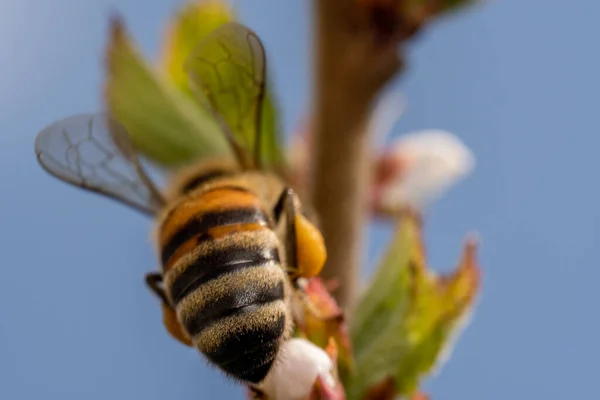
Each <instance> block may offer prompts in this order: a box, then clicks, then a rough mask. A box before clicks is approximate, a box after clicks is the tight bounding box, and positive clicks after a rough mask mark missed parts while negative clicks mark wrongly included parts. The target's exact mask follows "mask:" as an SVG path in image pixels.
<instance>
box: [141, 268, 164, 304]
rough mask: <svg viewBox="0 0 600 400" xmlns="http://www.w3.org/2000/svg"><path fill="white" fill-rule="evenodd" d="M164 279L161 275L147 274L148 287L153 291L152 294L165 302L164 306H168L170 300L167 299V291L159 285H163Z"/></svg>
mask: <svg viewBox="0 0 600 400" xmlns="http://www.w3.org/2000/svg"><path fill="white" fill-rule="evenodd" d="M162 281H163V277H162V275H161V274H159V273H156V272H153V273H149V274H146V285H148V287H149V288H150V290H152V292H153V293H154V294H155V295H157V296H158V297H159V298H160V299H161V300H162V302H163V304H166V305H168V304H169V300H168V299H167V295H166V294H165V290H164V289H163V288H162V287H160V286H159V285H160V284H162Z"/></svg>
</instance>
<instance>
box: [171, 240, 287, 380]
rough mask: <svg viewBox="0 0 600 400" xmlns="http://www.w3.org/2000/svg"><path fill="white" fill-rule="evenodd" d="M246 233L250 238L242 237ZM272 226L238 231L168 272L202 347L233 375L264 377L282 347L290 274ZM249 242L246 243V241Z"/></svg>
mask: <svg viewBox="0 0 600 400" xmlns="http://www.w3.org/2000/svg"><path fill="white" fill-rule="evenodd" d="M244 238H246V239H244ZM250 238H253V240H256V239H261V240H260V242H261V243H263V244H265V245H266V244H270V245H273V244H274V243H275V242H274V240H275V236H274V233H273V232H272V231H260V232H254V233H252V232H246V233H238V234H235V235H233V236H231V235H229V236H225V237H223V238H221V239H219V240H217V241H216V243H215V244H217V246H215V247H208V246H206V247H204V251H199V252H198V254H197V256H196V257H195V258H189V259H184V260H182V262H183V263H184V264H186V268H184V269H183V270H182V271H181V272H180V273H179V275H178V276H174V275H175V274H176V273H177V271H180V269H179V268H174V269H173V270H171V271H170V274H169V275H170V276H172V279H169V282H170V285H169V288H170V296H171V299H172V302H173V304H174V305H175V307H176V309H177V313H178V318H179V320H180V322H181V324H182V326H183V328H184V329H185V330H186V332H187V333H188V335H189V336H190V337H191V338H192V340H193V342H194V344H195V345H196V346H197V347H198V349H199V350H200V351H201V352H202V353H204V354H205V355H206V356H207V357H208V359H209V360H211V361H212V362H213V363H215V364H216V365H218V366H219V367H220V368H221V369H222V370H223V371H224V372H226V373H227V374H229V375H230V376H232V377H235V378H237V379H240V380H243V381H246V382H254V383H256V382H260V381H261V380H262V379H263V378H264V377H265V376H266V374H267V373H268V371H269V370H270V368H271V365H272V363H273V361H274V360H275V358H276V355H277V352H278V350H279V344H280V342H281V340H282V338H283V336H284V332H285V330H286V329H285V328H286V324H287V323H288V321H287V319H286V318H287V306H286V303H285V301H284V298H285V291H286V281H285V279H286V276H285V273H284V271H283V269H282V268H281V266H280V264H279V262H280V260H279V252H278V249H277V247H267V246H264V247H257V246H256V245H250V246H249V245H248V242H247V241H250ZM244 242H246V243H244Z"/></svg>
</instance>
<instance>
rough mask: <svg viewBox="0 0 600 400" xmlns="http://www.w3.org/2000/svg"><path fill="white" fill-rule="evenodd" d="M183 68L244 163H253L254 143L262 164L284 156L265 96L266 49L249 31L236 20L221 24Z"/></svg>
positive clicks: (270, 163) (271, 109)
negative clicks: (234, 144) (236, 146)
mask: <svg viewBox="0 0 600 400" xmlns="http://www.w3.org/2000/svg"><path fill="white" fill-rule="evenodd" d="M186 70H187V72H188V73H189V75H190V83H191V86H192V90H193V91H194V93H195V94H196V97H197V98H198V100H199V101H200V103H201V104H202V105H204V106H205V107H207V108H208V109H210V110H211V111H212V112H213V115H215V117H216V118H217V119H218V120H220V122H221V124H222V129H223V130H224V131H225V133H226V134H227V135H228V136H229V137H230V138H231V140H232V142H234V143H236V144H238V145H239V148H238V149H237V153H238V157H240V158H241V159H242V160H243V163H244V164H245V165H246V166H248V165H251V164H253V159H254V155H255V146H257V145H259V146H260V149H261V154H260V158H259V160H258V161H259V163H260V164H262V165H264V166H265V167H267V168H268V167H272V166H274V165H275V164H277V163H279V162H280V161H281V160H282V159H283V157H282V154H281V150H280V148H279V146H278V137H277V130H278V129H277V122H276V120H275V111H274V103H273V101H272V99H270V98H267V99H266V100H265V96H266V57H265V53H264V48H263V45H262V42H261V40H260V38H259V37H258V36H257V35H256V34H255V33H254V32H253V31H251V30H250V29H248V28H246V27H245V26H243V25H241V24H237V23H228V24H225V25H221V26H220V27H219V28H217V29H216V30H214V31H213V32H212V33H211V34H209V35H208V36H206V37H205V38H204V39H203V40H201V41H200V42H199V43H198V45H197V46H196V47H195V49H194V51H193V52H192V54H191V56H190V58H189V59H188V60H187V62H186ZM257 133H260V135H257ZM257 138H258V139H259V140H260V144H258V143H257V142H256V139H257Z"/></svg>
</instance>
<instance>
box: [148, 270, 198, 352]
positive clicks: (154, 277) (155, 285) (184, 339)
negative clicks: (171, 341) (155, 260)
mask: <svg viewBox="0 0 600 400" xmlns="http://www.w3.org/2000/svg"><path fill="white" fill-rule="evenodd" d="M162 282H163V277H162V275H161V274H159V273H155V272H154V273H150V274H146V284H147V285H148V287H149V288H150V290H152V292H154V294H155V295H157V296H158V297H159V298H160V299H161V300H162V309H163V323H164V325H165V328H167V331H168V332H169V333H170V334H171V336H173V337H174V338H175V339H177V340H178V341H179V342H181V343H183V344H185V345H186V346H193V344H192V341H191V340H190V338H189V337H188V336H187V335H186V334H185V332H184V331H183V329H182V328H181V325H180V324H179V321H177V315H176V314H175V310H174V309H173V307H172V306H171V303H169V299H167V295H166V294H165V290H164V289H163V288H162V287H161V286H160V285H161V284H162Z"/></svg>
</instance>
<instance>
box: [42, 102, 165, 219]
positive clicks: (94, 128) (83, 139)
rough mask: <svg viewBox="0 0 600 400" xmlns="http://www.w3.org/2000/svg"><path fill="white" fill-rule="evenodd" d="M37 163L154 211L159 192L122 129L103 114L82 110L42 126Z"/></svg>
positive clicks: (147, 211) (85, 186) (60, 176)
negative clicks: (78, 113) (88, 112)
mask: <svg viewBox="0 0 600 400" xmlns="http://www.w3.org/2000/svg"><path fill="white" fill-rule="evenodd" d="M35 152H36V155H37V158H38V161H39V163H40V165H41V166H42V167H43V168H44V169H45V170H46V171H47V172H48V173H50V174H51V175H53V176H55V177H56V178H58V179H60V180H62V181H65V182H68V183H70V184H72V185H75V186H78V187H80V188H82V189H86V190H89V191H92V192H96V193H98V194H102V195H104V196H107V197H110V198H112V199H114V200H117V201H120V202H122V203H125V204H127V205H129V206H131V207H133V208H135V209H137V210H138V211H141V212H143V213H145V214H149V215H154V214H155V213H156V212H157V211H158V210H159V209H160V207H162V205H163V204H164V199H163V197H162V195H161V192H160V191H159V190H158V189H157V188H156V186H155V185H154V184H153V182H152V181H151V180H150V178H149V176H148V175H147V173H146V172H145V171H144V169H143V168H142V166H141V163H140V161H139V159H138V156H137V153H136V151H135V149H134V147H133V145H132V144H131V141H130V138H129V135H128V133H127V131H126V130H125V128H124V127H123V126H122V125H120V124H119V123H118V122H116V121H114V120H112V119H110V118H108V117H107V116H106V115H105V114H81V115H75V116H71V117H67V118H64V119H61V120H59V121H57V122H55V123H53V124H52V125H50V126H48V127H46V128H44V129H43V130H42V131H41V132H40V133H38V135H37V137H36V140H35Z"/></svg>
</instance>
